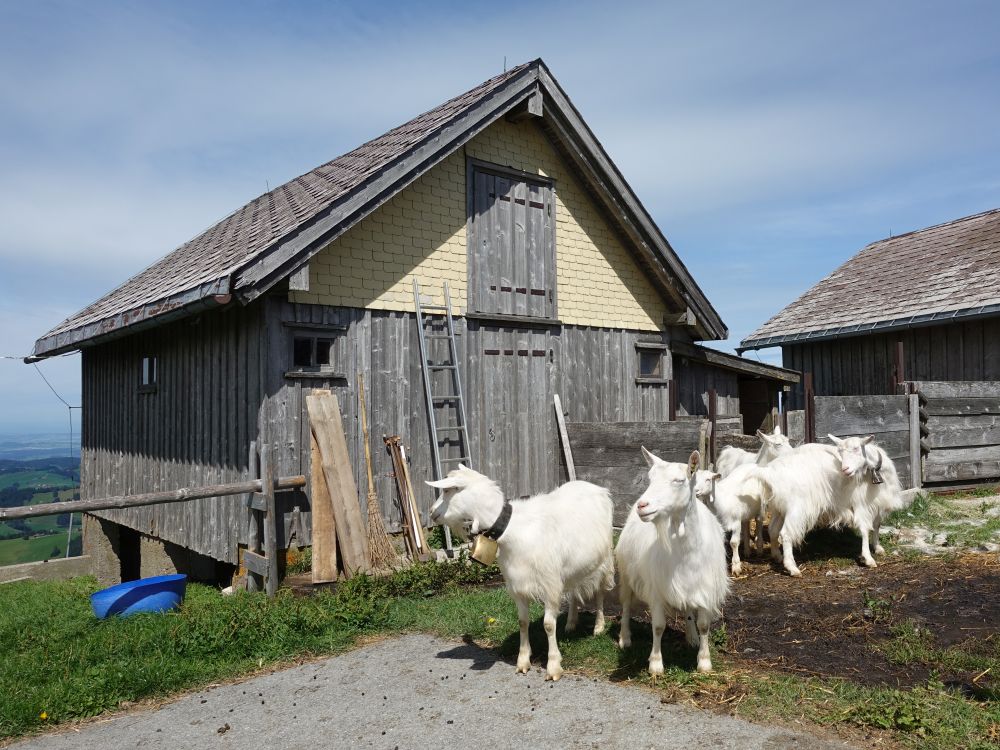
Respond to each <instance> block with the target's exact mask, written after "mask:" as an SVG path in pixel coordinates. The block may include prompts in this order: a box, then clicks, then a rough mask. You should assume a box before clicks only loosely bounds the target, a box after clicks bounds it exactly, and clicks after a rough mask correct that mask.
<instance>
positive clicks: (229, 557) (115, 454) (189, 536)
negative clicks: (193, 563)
mask: <svg viewBox="0 0 1000 750" xmlns="http://www.w3.org/2000/svg"><path fill="white" fill-rule="evenodd" d="M260 331H261V315H260V308H254V307H251V308H249V309H233V310H229V311H221V312H216V313H213V314H206V315H202V316H199V317H197V318H192V319H189V320H185V321H182V322H178V323H174V324H171V325H167V326H163V327H161V328H156V329H153V330H151V331H148V332H143V333H138V334H136V335H134V336H130V337H128V338H125V339H121V340H118V341H114V342H111V343H107V344H103V345H100V346H95V347H91V348H87V349H84V351H83V368H82V369H83V431H82V443H83V444H82V454H81V466H80V483H81V488H80V492H81V497H83V498H84V499H88V498H96V497H104V496H108V495H127V494H135V493H142V492H153V491H157V490H171V489H179V488H182V487H191V486H198V485H204V484H216V483H223V482H232V481H239V480H243V479H246V478H248V477H249V474H248V470H247V457H248V453H249V445H250V441H251V440H253V439H255V438H256V437H257V434H258V412H259V410H260V406H261V404H262V403H263V402H264V399H265V391H264V387H263V382H262V380H261V378H260V377H259V372H258V363H259V362H260V361H262V360H263V357H262V356H261V354H262V352H261V342H262V337H261V335H260ZM144 356H155V357H156V358H157V369H158V372H157V384H156V389H155V391H154V392H149V393H140V392H139V377H140V367H141V362H142V358H143V357H144ZM296 494H297V495H299V497H300V498H302V499H303V500H304V496H302V495H301V494H300V493H296ZM97 515H99V516H101V517H103V518H106V519H109V520H111V521H115V522H116V523H121V524H124V525H126V526H129V527H131V528H134V529H137V530H139V531H142V532H143V533H146V534H150V535H151V536H155V537H159V538H161V539H165V540H167V541H171V542H175V543H177V544H180V545H182V546H184V547H188V548H190V549H193V550H194V551H196V552H198V553H200V554H203V555H208V556H210V557H213V558H215V559H218V560H224V561H229V562H234V561H235V559H236V550H237V545H238V543H239V542H240V541H243V534H244V533H245V528H246V511H245V508H244V506H243V504H242V502H241V501H240V499H239V498H236V497H225V498H209V499H204V500H192V501H190V502H186V503H176V504H173V505H162V506H149V507H143V508H129V509H125V510H115V511H102V512H100V513H98V514H97Z"/></svg>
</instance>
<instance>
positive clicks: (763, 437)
mask: <svg viewBox="0 0 1000 750" xmlns="http://www.w3.org/2000/svg"><path fill="white" fill-rule="evenodd" d="M757 437H759V438H760V439H761V440H763V441H764V442H765V443H772V442H774V438H773V437H772V436H771V435H768V434H767V433H766V432H761V431H760V430H757Z"/></svg>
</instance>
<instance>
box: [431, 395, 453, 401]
mask: <svg viewBox="0 0 1000 750" xmlns="http://www.w3.org/2000/svg"><path fill="white" fill-rule="evenodd" d="M431 401H458V396H434V397H432V398H431Z"/></svg>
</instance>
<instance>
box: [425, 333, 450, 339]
mask: <svg viewBox="0 0 1000 750" xmlns="http://www.w3.org/2000/svg"><path fill="white" fill-rule="evenodd" d="M424 338H425V339H450V338H451V336H449V335H448V334H446V333H425V334H424Z"/></svg>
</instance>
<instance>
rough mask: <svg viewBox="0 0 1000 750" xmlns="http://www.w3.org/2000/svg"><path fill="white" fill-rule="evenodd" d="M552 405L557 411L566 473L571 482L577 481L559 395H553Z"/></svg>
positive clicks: (557, 422)
mask: <svg viewBox="0 0 1000 750" xmlns="http://www.w3.org/2000/svg"><path fill="white" fill-rule="evenodd" d="M552 405H553V406H554V407H555V410H556V424H557V425H558V426H559V441H560V442H561V443H562V449H563V458H564V459H565V461H566V473H567V475H568V476H569V481H571V482H575V481H576V466H574V465H573V449H572V448H571V447H570V445H569V435H568V434H567V433H566V419H565V412H564V411H563V407H562V401H561V400H560V399H559V394H558V393H556V394H553V396H552Z"/></svg>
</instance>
